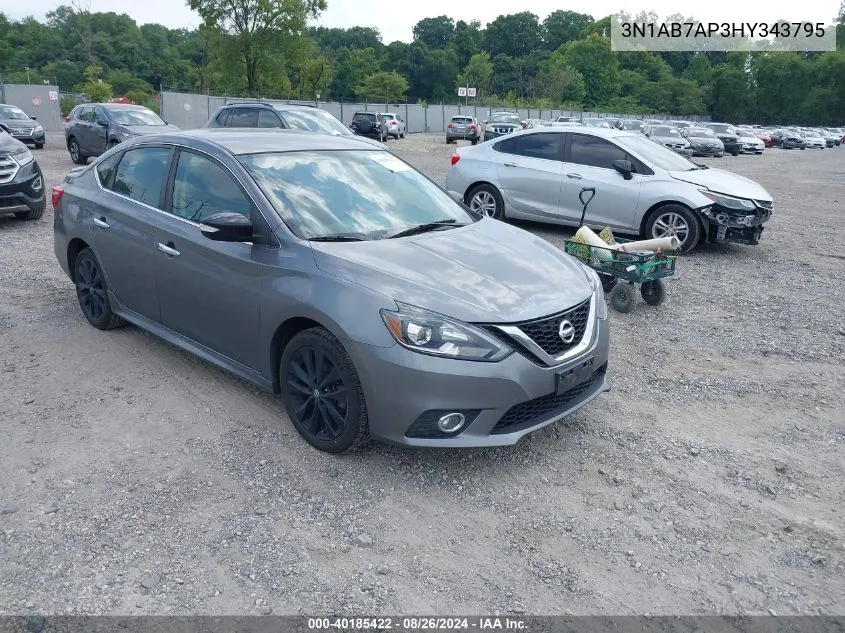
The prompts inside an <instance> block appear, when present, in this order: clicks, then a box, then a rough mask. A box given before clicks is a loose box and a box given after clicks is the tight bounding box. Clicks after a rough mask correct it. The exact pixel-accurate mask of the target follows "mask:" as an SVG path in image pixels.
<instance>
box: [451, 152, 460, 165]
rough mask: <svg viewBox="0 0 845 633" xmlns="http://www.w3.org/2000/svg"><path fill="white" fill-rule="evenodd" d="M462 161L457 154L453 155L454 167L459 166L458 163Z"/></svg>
mask: <svg viewBox="0 0 845 633" xmlns="http://www.w3.org/2000/svg"><path fill="white" fill-rule="evenodd" d="M459 160H461V157H460V156H458V155H457V154H452V165H457V163H458V161H459Z"/></svg>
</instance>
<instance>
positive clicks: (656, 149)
mask: <svg viewBox="0 0 845 633" xmlns="http://www.w3.org/2000/svg"><path fill="white" fill-rule="evenodd" d="M613 140H614V141H616V142H617V143H618V144H619V145H621V146H622V147H623V148H625V149H628V150H630V151H631V153H632V154H634V155H636V156H637V157H638V158H640V159H642V160H643V161H645V162H646V163H649V164H650V165H653V166H654V167H658V168H659V169H665V170H667V171H692V170H693V169H699V167H698V166H697V165H695V164H694V163H691V162H690V161H688V160H687V159H686V158H684V157H683V156H681V155H680V154H677V153H675V152H673V151H672V150H671V149H668V148H666V147H664V146H663V145H661V144H660V143H655V142H654V141H652V140H651V139H649V138H646V137H645V136H642V135H639V136H618V137H616V138H615V139H613Z"/></svg>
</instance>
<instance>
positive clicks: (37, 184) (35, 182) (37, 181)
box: [32, 176, 44, 191]
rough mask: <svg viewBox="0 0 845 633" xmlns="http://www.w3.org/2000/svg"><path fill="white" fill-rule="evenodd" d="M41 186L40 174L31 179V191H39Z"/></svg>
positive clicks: (42, 185)
mask: <svg viewBox="0 0 845 633" xmlns="http://www.w3.org/2000/svg"><path fill="white" fill-rule="evenodd" d="M43 187H44V181H43V180H41V176H39V177H38V178H36V179H35V180H33V181H32V190H33V191H41V189H42V188H43Z"/></svg>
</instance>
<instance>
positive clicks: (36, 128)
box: [33, 125, 44, 134]
mask: <svg viewBox="0 0 845 633" xmlns="http://www.w3.org/2000/svg"><path fill="white" fill-rule="evenodd" d="M43 131H44V128H43V127H41V126H40V125H36V126H35V130H33V133H34V134H41V132H43Z"/></svg>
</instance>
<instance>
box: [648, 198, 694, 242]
mask: <svg viewBox="0 0 845 633" xmlns="http://www.w3.org/2000/svg"><path fill="white" fill-rule="evenodd" d="M702 232H703V231H702V226H701V223H700V222H699V220H698V218H697V217H696V215H695V214H694V213H693V212H692V211H690V210H689V209H687V208H686V207H682V206H681V205H679V204H667V205H665V206H662V207H660V208H658V209H656V210H655V211H653V212H652V213H651V215H650V216H649V218H648V221H647V222H646V226H645V237H646V239H651V238H658V237H672V236H674V237H677V238H678V241H679V242H680V244H679V247H680V250H681V252H682V253H689V252H690V251H691V250H692V249H694V248H695V247H696V246H697V245H698V241H699V239H701V235H702Z"/></svg>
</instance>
